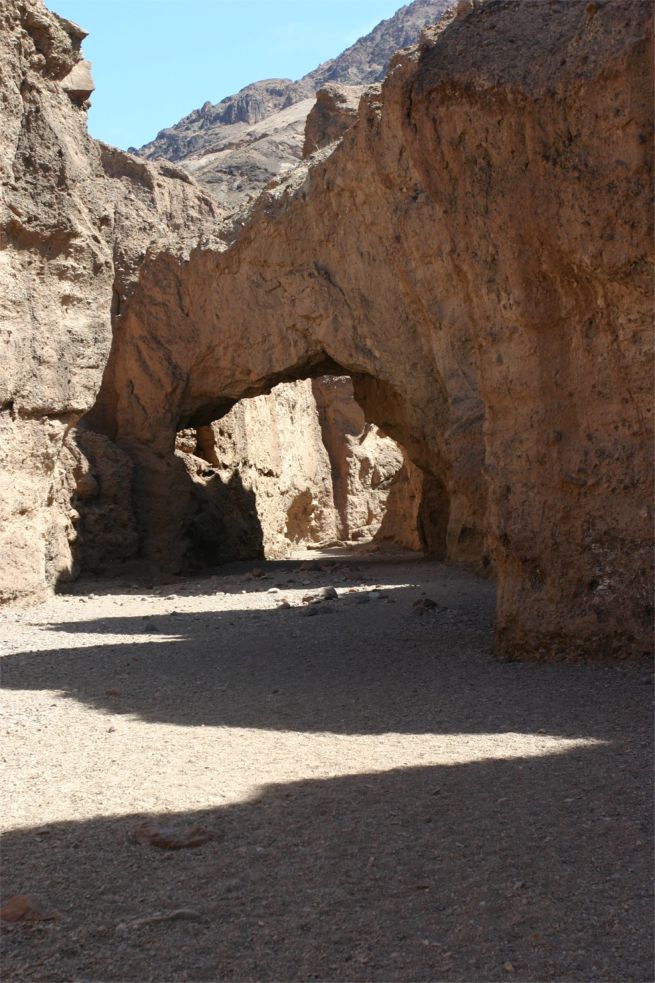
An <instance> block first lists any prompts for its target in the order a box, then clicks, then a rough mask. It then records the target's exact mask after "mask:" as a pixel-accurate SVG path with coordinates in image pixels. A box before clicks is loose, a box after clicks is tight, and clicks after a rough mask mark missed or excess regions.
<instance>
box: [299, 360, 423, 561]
mask: <svg viewBox="0 0 655 983" xmlns="http://www.w3.org/2000/svg"><path fill="white" fill-rule="evenodd" d="M312 390H313V396H314V399H315V401H316V406H317V409H318V419H319V421H320V426H321V431H322V436H323V443H324V444H325V447H326V448H327V452H328V457H329V461H330V467H331V475H332V488H333V496H334V505H335V509H336V513H337V526H338V534H339V538H340V539H342V540H354V541H357V540H368V539H372V538H373V537H374V536H375V535H376V533H377V532H378V530H379V528H380V525H381V523H382V520H383V517H384V515H385V511H386V509H387V500H388V498H389V494H390V491H391V489H392V487H393V485H394V483H395V482H396V480H397V479H398V477H399V475H398V473H399V471H400V470H401V468H402V467H403V455H402V452H401V451H400V449H399V447H398V445H397V444H396V443H395V441H393V440H390V439H389V438H388V437H385V436H384V435H383V434H381V433H380V431H379V430H378V428H377V427H376V426H374V425H373V424H372V423H367V422H366V417H365V416H364V413H363V411H362V409H361V407H360V406H358V404H357V403H356V402H355V399H354V395H353V385H352V382H351V380H350V379H349V378H347V377H341V378H339V377H334V376H324V377H322V378H319V379H314V380H313V383H312ZM401 480H402V478H401ZM400 504H401V503H400V501H399V500H398V499H397V508H399V507H400ZM414 519H415V516H414ZM393 521H394V520H393V518H392V516H389V520H388V523H387V531H388V533H389V538H390V539H392V538H393V537H392V536H391V535H390V530H391V528H392V525H393ZM407 521H408V522H409V523H411V521H412V517H411V510H410V515H408V517H407ZM402 539H403V540H404V539H405V537H404V536H402ZM403 545H404V542H403ZM416 548H417V549H418V548H420V547H416Z"/></svg>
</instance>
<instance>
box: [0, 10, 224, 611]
mask: <svg viewBox="0 0 655 983" xmlns="http://www.w3.org/2000/svg"><path fill="white" fill-rule="evenodd" d="M84 36H85V34H84V31H82V30H81V28H78V27H77V26H76V25H74V24H72V22H70V21H67V20H65V19H64V18H58V17H56V16H55V15H53V14H50V13H49V12H48V11H47V10H46V9H45V7H44V6H43V4H42V3H41V2H39V0H15V2H13V0H12V2H10V3H3V4H2V5H1V6H0V78H1V80H2V86H1V87H0V115H1V116H2V121H3V125H2V130H1V132H0V283H1V285H2V289H1V291H0V341H1V343H2V361H1V362H0V432H1V433H2V442H1V445H0V472H1V475H2V477H1V479H0V480H1V483H2V484H1V489H0V490H1V492H2V495H1V499H0V520H1V521H0V552H1V553H2V557H3V564H2V571H1V572H0V599H14V600H18V599H21V598H25V599H30V598H34V597H35V596H38V595H39V594H40V593H43V591H44V590H45V589H46V586H47V585H48V584H52V583H54V582H56V581H57V580H58V579H60V578H61V577H66V576H70V575H71V574H72V572H73V570H74V567H75V562H74V558H73V555H72V552H71V544H72V543H74V541H75V539H76V537H77V533H76V528H75V527H76V523H77V520H78V517H79V516H78V511H77V509H76V506H75V502H73V503H72V504H71V491H72V490H73V487H74V480H73V479H72V477H71V475H70V473H69V463H70V462H68V463H64V458H66V454H67V452H64V439H65V437H66V434H67V433H68V432H69V429H70V427H71V426H72V425H73V424H74V423H75V422H76V421H77V419H78V418H79V417H80V416H81V414H83V413H84V412H85V411H86V410H87V409H89V408H90V407H91V406H92V405H93V403H94V401H95V399H96V395H97V392H98V388H99V385H100V381H101V378H102V373H103V371H104V369H105V366H106V364H107V359H108V356H109V350H110V345H111V341H112V321H113V323H114V324H118V323H119V317H120V308H121V305H122V303H123V302H124V299H125V298H126V296H127V294H128V293H129V290H130V289H131V287H132V286H133V284H134V283H135V281H136V277H137V275H138V271H139V268H140V265H141V263H142V261H143V258H144V256H145V254H146V252H147V250H148V249H150V248H153V249H156V250H157V249H159V250H161V249H162V248H163V247H165V246H167V247H168V248H170V249H173V250H178V251H179V255H186V254H188V251H189V250H190V248H192V247H193V246H194V245H196V244H197V243H198V241H199V240H200V239H204V240H205V241H207V242H213V243H214V245H217V244H218V242H219V240H218V237H217V235H216V234H215V233H216V231H217V229H218V225H219V220H220V217H221V210H220V208H219V206H217V205H216V203H215V202H213V201H212V200H211V199H210V198H209V196H207V195H206V194H204V193H202V192H200V191H199V190H198V189H197V187H195V185H193V183H192V182H191V179H190V178H189V177H188V175H186V174H184V173H183V172H177V174H173V169H172V168H170V167H168V166H166V165H164V166H161V167H153V166H151V165H148V164H145V163H144V162H143V161H140V160H138V159H136V158H133V157H130V156H129V155H128V154H124V153H121V152H120V151H115V150H112V149H110V148H105V147H103V146H102V145H101V144H98V143H97V142H96V141H93V140H91V139H90V138H89V136H88V134H87V131H86V114H85V112H84V110H83V108H82V106H81V105H78V103H80V101H81V102H84V101H85V100H82V99H81V96H82V95H84V93H87V94H88V87H89V83H88V80H87V81H84V80H83V76H85V73H86V72H87V67H86V63H84V62H83V61H82V59H81V54H80V44H81V41H82V39H83V37H84ZM80 86H81V88H80ZM72 93H77V94H78V95H79V96H80V99H77V98H76V99H75V100H73V101H72V100H71V98H70V96H71V94H72ZM85 98H86V97H85ZM62 454H63V457H62Z"/></svg>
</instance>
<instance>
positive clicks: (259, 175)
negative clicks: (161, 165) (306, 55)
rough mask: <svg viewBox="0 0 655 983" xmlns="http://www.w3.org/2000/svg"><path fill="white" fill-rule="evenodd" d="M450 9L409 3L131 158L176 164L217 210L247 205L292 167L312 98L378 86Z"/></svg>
mask: <svg viewBox="0 0 655 983" xmlns="http://www.w3.org/2000/svg"><path fill="white" fill-rule="evenodd" d="M450 3H451V0H414V2H413V3H410V4H408V5H407V6H405V7H401V8H400V10H398V11H397V12H396V13H395V14H394V16H393V17H390V18H389V19H388V20H384V21H381V22H380V23H379V24H378V25H377V27H375V28H374V29H373V30H372V31H371V32H370V33H369V34H367V35H366V36H365V37H363V38H360V39H359V40H358V41H356V42H355V44H353V45H351V47H350V48H348V49H347V50H346V51H344V52H342V53H341V54H340V55H339V56H338V57H337V58H334V59H331V60H330V61H327V62H324V63H323V64H322V65H319V66H318V68H315V69H314V70H313V71H312V72H309V73H308V74H307V75H305V76H304V77H303V78H302V79H300V80H299V81H297V82H292V81H291V79H266V80H264V81H262V82H254V83H252V84H251V85H247V86H246V87H245V88H244V89H241V91H240V92H237V93H236V94H235V95H232V96H228V97H227V98H225V99H223V100H221V102H219V103H217V104H212V103H211V102H206V103H205V104H204V105H203V106H202V107H201V108H200V109H196V110H194V111H193V112H192V113H190V114H189V115H188V116H185V117H184V119H182V120H180V121H179V122H178V123H175V124H174V125H173V126H171V127H168V128H167V129H165V130H162V131H161V132H160V133H158V134H157V136H156V138H155V139H154V140H153V141H151V143H148V144H146V145H145V146H144V147H141V149H140V150H135V153H138V154H140V155H142V156H143V157H147V158H148V159H150V160H159V159H162V158H165V159H168V160H172V161H178V162H179V163H180V164H181V165H182V166H183V167H184V168H185V169H186V170H187V171H188V172H189V173H190V174H192V175H193V176H194V178H195V179H196V180H197V181H199V182H200V183H201V184H204V185H205V186H206V187H207V188H209V189H210V190H211V191H212V192H213V193H214V194H215V195H216V196H217V197H218V198H219V200H220V201H221V204H223V205H224V206H225V207H228V208H231V209H237V208H239V207H241V206H243V205H245V204H246V203H248V202H252V201H254V200H255V199H256V197H257V195H258V194H259V192H260V191H261V190H262V189H263V188H264V187H265V186H266V185H267V184H268V183H269V182H270V181H271V180H273V179H275V178H277V177H279V176H281V175H283V174H286V173H288V172H289V171H290V170H291V169H292V168H294V167H295V166H296V165H297V164H298V162H299V161H300V159H301V157H302V154H303V142H304V140H305V120H306V119H307V115H308V113H309V111H310V110H311V109H312V107H313V105H314V97H315V94H316V92H317V91H318V90H319V89H321V88H322V87H323V86H326V85H330V84H336V85H338V86H346V87H348V86H364V85H368V84H370V83H373V82H380V81H381V80H382V79H383V78H384V76H385V74H386V70H387V66H388V64H389V60H390V59H391V58H392V56H393V55H394V54H395V53H396V51H398V49H399V48H404V47H406V46H407V45H410V44H415V43H416V41H417V40H418V38H419V34H420V32H421V30H422V29H423V28H424V27H425V26H426V25H428V24H432V23H434V22H435V21H437V20H438V19H439V17H440V16H441V15H442V14H443V12H444V11H445V10H446V8H447V7H448V6H450ZM130 149H131V150H134V148H130Z"/></svg>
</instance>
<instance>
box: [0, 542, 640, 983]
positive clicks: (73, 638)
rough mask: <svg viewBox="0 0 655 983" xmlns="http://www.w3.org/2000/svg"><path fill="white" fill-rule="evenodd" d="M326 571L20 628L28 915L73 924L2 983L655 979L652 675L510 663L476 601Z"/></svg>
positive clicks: (6, 730) (436, 583)
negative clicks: (148, 832)
mask: <svg viewBox="0 0 655 983" xmlns="http://www.w3.org/2000/svg"><path fill="white" fill-rule="evenodd" d="M312 560H313V561H314V564H313V565H314V566H318V567H320V569H307V562H306V561H305V563H301V562H300V560H296V561H294V562H291V561H288V562H278V563H273V562H269V563H265V564H261V565H260V570H261V572H262V574H263V576H256V577H252V576H248V575H247V572H248V571H249V570H250V569H251V568H252V564H251V565H243V564H241V565H238V564H235V565H231V566H229V567H224V568H221V569H220V570H219V571H218V572H217V575H216V576H212V577H206V578H203V579H186V580H182V579H179V580H176V581H174V582H172V583H168V584H159V585H156V584H155V585H150V586H148V587H146V586H145V585H140V586H139V585H134V584H130V583H129V582H127V581H100V580H95V581H89V580H86V581H84V582H78V583H77V584H75V585H74V587H73V588H72V589H71V591H70V592H69V593H67V594H63V595H59V596H57V597H55V598H53V599H51V600H50V601H48V602H47V603H46V604H43V605H41V606H39V607H36V608H31V609H29V610H23V611H16V610H13V611H4V612H2V613H0V639H1V640H2V653H3V658H2V663H3V680H4V715H3V721H4V723H3V737H2V744H1V750H2V758H3V774H4V786H5V788H4V793H3V796H2V804H1V806H0V809H1V812H2V826H3V829H4V831H5V832H4V847H3V877H2V900H3V901H6V900H7V898H9V897H10V896H11V895H15V894H32V895H35V896H37V897H38V898H39V899H40V900H41V901H42V903H43V904H44V905H46V906H47V907H49V908H51V909H53V910H56V911H57V912H58V913H59V916H60V917H59V918H58V919H57V920H54V921H48V922H37V923H34V924H31V925H25V924H20V923H17V924H11V923H6V924H4V925H3V931H2V947H3V962H2V967H3V976H4V979H6V980H11V981H14V980H15V981H18V980H31V981H38V980H41V981H53V983H54V981H67V983H68V981H103V980H107V981H109V980H112V981H130V983H132V981H134V983H141V981H147V980H152V981H157V983H164V981H179V980H189V981H196V983H201V981H202V983H208V981H217V980H230V981H250V980H252V981H259V980H279V981H291V980H326V981H327V980H330V981H337V980H338V981H350V980H352V981H359V980H362V981H364V980H371V981H413V980H425V981H428V980H429V981H433V980H447V981H450V980H453V981H491V980H498V979H505V980H510V979H511V980H517V981H518V980H526V981H528V980H529V981H541V980H576V981H578V980H580V981H582V980H584V981H590V983H591V981H594V983H595V981H608V983H614V981H623V980H626V981H634V983H636V981H639V983H641V981H650V980H652V979H653V976H654V972H653V958H652V957H653V939H652V933H651V920H652V910H653V909H652V900H651V897H650V895H649V889H650V886H651V873H652V869H653V867H652V852H651V843H652V832H651V817H652V813H651V793H650V791H649V786H650V783H651V772H652V750H651V746H650V742H651V736H652V727H651V716H650V708H651V698H652V692H653V690H652V686H651V685H646V684H647V683H649V682H650V681H651V680H650V677H646V676H645V674H644V669H643V668H641V669H639V668H636V667H630V666H623V667H612V666H605V667H598V666H596V667H590V666H583V665H567V664H557V665H535V664H520V663H501V662H498V661H495V660H494V659H493V657H492V654H491V635H492V627H493V610H494V594H493V587H492V586H491V585H490V584H489V583H487V582H485V581H483V580H480V579H478V578H477V577H475V576H474V575H473V574H471V573H469V572H467V571H463V570H461V569H457V568H455V567H452V566H449V565H445V564H439V563H434V562H429V561H424V560H414V559H408V556H407V555H406V554H380V553H364V554H361V555H357V556H352V555H351V556H349V557H347V556H344V555H342V554H339V553H337V552H335V553H334V554H333V555H332V556H331V557H326V556H322V557H320V558H318V559H317V557H316V555H313V556H312ZM358 578H361V579H358ZM326 586H331V587H334V588H336V591H337V594H338V597H337V598H336V599H335V598H329V599H326V600H322V601H320V603H317V604H315V605H314V604H310V603H308V602H307V601H305V602H303V598H311V599H315V598H316V597H317V596H318V594H319V593H320V590H321V588H324V587H326ZM375 588H379V589H377V590H376V589H375ZM426 597H428V598H430V599H431V600H433V601H434V602H436V605H437V606H436V607H430V606H429V602H428V603H427V605H426V601H425V598H426ZM285 600H286V602H287V603H288V604H289V605H290V606H289V607H281V604H282V602H283V601H285ZM416 602H419V604H418V606H414V605H415V603H416ZM309 611H311V614H310V613H308V612H309ZM144 821H150V822H154V823H160V824H163V825H165V826H173V827H184V826H189V825H201V826H203V827H206V828H207V829H208V830H209V831H211V832H212V833H213V834H214V838H213V839H211V840H210V841H208V842H205V843H204V844H203V845H202V846H199V847H197V848H195V849H183V850H177V851H171V850H161V849H158V848H156V847H154V846H151V845H148V844H139V843H136V842H134V841H133V840H132V839H131V834H132V833H133V831H134V830H135V828H136V827H138V826H139V825H140V824H141V823H143V822H144ZM175 912H177V913H178V914H177V915H176V916H175V917H171V915H174V913H175ZM153 918H154V919H156V920H149V919H153ZM144 919H145V921H143V920H144Z"/></svg>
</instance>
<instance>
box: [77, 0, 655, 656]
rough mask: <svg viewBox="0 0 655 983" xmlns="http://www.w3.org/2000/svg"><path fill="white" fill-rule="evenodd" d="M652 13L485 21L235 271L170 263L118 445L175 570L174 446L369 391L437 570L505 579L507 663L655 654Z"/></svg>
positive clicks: (354, 140)
mask: <svg viewBox="0 0 655 983" xmlns="http://www.w3.org/2000/svg"><path fill="white" fill-rule="evenodd" d="M651 14H652V8H651V5H650V4H648V3H640V2H636V3H635V2H622V0H617V2H615V3H612V4H603V5H600V6H595V7H594V15H593V17H592V16H591V14H590V12H589V11H588V10H587V8H586V7H585V5H582V4H557V5H554V6H552V5H548V6H547V5H542V4H524V5H516V4H515V3H512V2H498V3H494V4H488V5H487V4H483V5H477V6H475V7H472V8H471V10H470V12H469V13H467V15H466V16H464V17H463V18H461V19H452V20H451V21H449V22H447V23H445V24H443V23H442V27H441V30H440V31H439V32H437V33H434V34H433V36H432V37H431V38H427V39H426V40H425V42H424V43H423V45H422V47H421V49H420V50H419V51H417V52H414V53H410V54H406V55H404V56H403V57H401V58H398V59H397V60H396V61H395V62H393V63H392V66H391V70H390V74H389V76H388V78H387V81H386V83H385V84H384V86H383V91H382V95H381V96H377V95H375V94H373V95H371V96H370V97H368V99H367V100H366V102H365V104H364V106H363V111H362V112H361V113H360V116H359V118H358V121H357V123H356V124H355V125H354V126H353V127H352V128H351V129H350V130H349V131H348V132H347V133H346V134H345V135H344V137H343V138H342V140H341V142H340V143H339V145H338V146H337V148H336V150H334V152H333V153H332V154H330V155H326V154H325V152H323V155H321V152H319V153H318V154H317V155H316V156H315V158H314V159H313V166H311V167H310V168H309V169H306V170H302V169H301V170H299V171H298V172H295V173H294V175H293V177H292V179H290V180H289V181H287V182H285V183H283V184H281V185H280V186H279V187H278V188H277V189H273V190H272V191H271V192H270V193H269V195H268V196H267V197H264V198H263V199H262V200H261V203H260V206H259V207H258V209H256V211H255V213H254V214H253V216H252V218H251V220H250V222H249V223H248V224H247V225H246V226H245V227H244V228H243V229H241V230H240V231H239V232H238V234H236V238H235V241H234V243H233V245H232V246H231V247H230V249H229V250H227V251H225V252H222V253H218V252H216V251H215V250H211V249H208V250H203V251H200V252H196V253H194V254H193V255H192V256H191V258H190V260H189V262H186V263H184V264H181V263H180V262H179V260H178V259H176V258H175V257H172V256H170V255H167V254H166V253H165V252H161V253H160V254H159V255H157V256H155V255H154V254H151V256H150V257H149V258H148V260H147V261H146V263H145V264H144V266H143V268H142V273H141V279H140V282H139V285H138V288H137V289H136V290H135V291H134V293H133V294H132V295H131V297H130V299H129V301H128V303H127V305H126V307H125V310H124V313H123V315H122V322H121V332H120V345H117V346H116V349H115V353H114V357H113V360H112V364H111V367H110V370H109V371H108V372H107V373H106V374H105V379H104V382H103V390H102V395H101V401H100V406H99V409H98V412H97V413H96V414H94V419H95V425H96V426H103V427H106V428H108V429H109V430H111V431H112V432H115V433H116V434H117V436H118V439H119V441H120V443H121V446H123V447H124V448H129V452H130V455H131V456H132V458H133V460H134V461H135V465H136V468H137V473H138V476H139V488H138V494H137V496H136V499H135V501H136V502H137V508H138V510H139V514H140V521H141V523H142V529H143V536H144V545H145V547H146V549H147V550H148V551H149V554H150V555H151V557H152V558H156V559H157V560H158V562H160V561H161V559H162V558H163V557H165V556H167V555H169V554H170V549H171V535H172V532H171V531H172V529H174V523H173V520H172V517H173V515H174V513H175V508H176V507H177V506H176V503H175V496H174V494H173V493H172V492H171V487H172V486H171V485H169V484H167V483H166V481H163V480H162V479H163V477H165V475H166V474H168V471H165V470H164V465H163V464H162V463H161V462H163V461H165V460H166V459H167V455H170V456H171V457H172V447H173V443H174V434H175V430H176V429H177V428H179V427H181V426H195V427H197V426H201V425H205V424H207V423H209V422H211V421H212V420H215V419H217V418H218V417H220V416H221V415H223V414H224V413H225V412H226V410H227V409H229V407H230V406H231V405H232V404H233V403H234V402H235V401H237V400H239V399H240V398H243V397H244V396H247V397H251V396H254V395H257V394H258V393H262V392H266V391H268V390H270V388H271V386H272V385H274V384H276V383H278V382H280V381H285V380H286V381H291V380H294V379H297V378H300V377H309V376H318V375H325V374H336V375H343V374H349V375H351V377H352V378H353V381H354V387H355V394H356V397H357V400H358V402H359V403H360V404H361V405H362V407H363V408H364V412H365V414H366V418H367V419H368V420H370V421H373V422H375V423H376V424H378V425H379V426H380V427H381V429H382V430H383V431H384V432H385V433H388V434H389V435H390V436H392V437H394V438H395V439H397V440H398V441H399V443H401V444H402V445H403V446H404V447H405V448H406V450H407V452H408V454H409V457H410V459H411V460H412V461H413V463H414V464H415V465H417V466H419V467H420V468H421V469H422V470H423V471H424V473H425V475H426V476H427V481H428V486H429V487H428V488H427V489H424V491H423V498H424V500H425V501H426V502H427V505H426V506H425V507H424V508H423V514H422V534H423V537H424V539H425V540H426V541H427V543H428V546H429V547H430V548H433V549H434V550H436V551H442V552H445V553H447V555H448V556H450V557H451V558H453V559H462V558H467V559H470V558H472V557H474V556H476V557H477V558H478V559H479V560H481V559H483V552H484V551H485V550H486V551H488V553H490V554H491V557H492V560H493V563H494V566H495V569H496V572H497V576H498V583H499V610H498V645H499V651H500V652H502V653H503V654H505V655H507V656H511V657H516V656H519V657H521V656H526V655H535V656H541V655H543V656H553V655H557V653H559V652H565V653H580V654H585V655H590V656H594V657H597V656H600V655H603V654H608V653H618V654H620V655H624V656H625V655H632V654H634V655H639V654H641V653H642V652H643V651H644V650H645V649H646V648H648V646H649V645H650V626H651V617H652V608H651V607H650V604H651V601H650V545H649V544H650V541H651V525H650V522H649V514H648V510H649V502H650V493H651V491H652V461H651V444H650V438H651V433H652V431H651V428H650V424H649V423H647V421H648V419H649V413H650V409H651V396H652V357H651V345H650V341H651V319H652V313H653V311H652V291H651V284H652V281H651V279H650V269H651V267H650V258H651V256H652V228H651V209H650V207H649V206H650V202H649V198H650V188H651V187H652V167H651V159H650V141H649V139H648V133H649V128H650V123H651V121H652V104H651V93H652V63H651V58H650V51H651V43H652V34H651V32H652V23H651ZM510 41H511V43H509V42H510ZM153 380H156V382H154V381H153ZM162 390H163V391H165V392H166V394H167V395H166V398H165V400H162ZM157 462H159V463H157ZM166 494H168V501H166ZM157 496H159V498H158V500H157V509H156V515H155V516H154V517H153V515H152V510H151V503H152V502H153V500H154V498H155V497H157Z"/></svg>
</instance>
